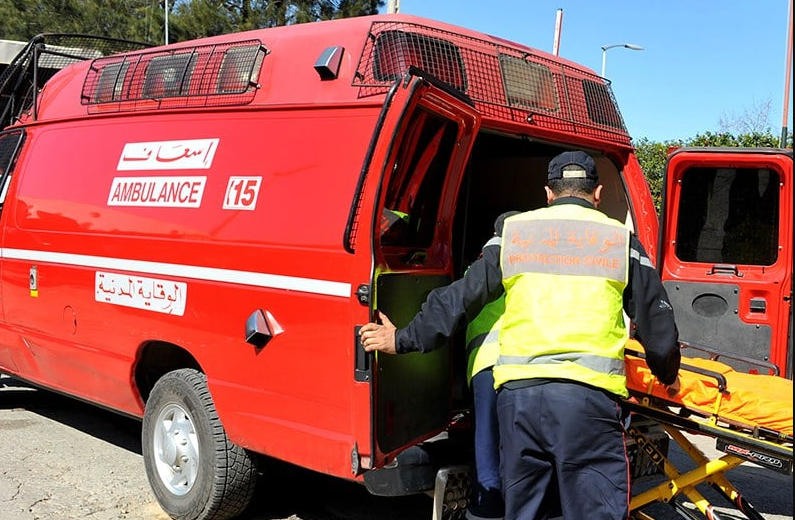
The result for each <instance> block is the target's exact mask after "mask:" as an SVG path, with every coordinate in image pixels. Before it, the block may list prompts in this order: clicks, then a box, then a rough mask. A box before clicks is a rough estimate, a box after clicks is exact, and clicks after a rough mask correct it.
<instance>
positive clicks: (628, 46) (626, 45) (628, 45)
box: [602, 43, 643, 78]
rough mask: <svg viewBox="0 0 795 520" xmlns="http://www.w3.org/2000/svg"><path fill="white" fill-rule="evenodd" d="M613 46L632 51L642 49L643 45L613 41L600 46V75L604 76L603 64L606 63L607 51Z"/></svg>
mask: <svg viewBox="0 0 795 520" xmlns="http://www.w3.org/2000/svg"><path fill="white" fill-rule="evenodd" d="M615 47H624V48H625V49H630V50H633V51H642V50H643V47H641V46H640V45H635V44H634V43H614V44H613V45H605V46H603V47H602V77H603V78H604V77H605V64H606V63H607V51H608V50H610V49H613V48H615Z"/></svg>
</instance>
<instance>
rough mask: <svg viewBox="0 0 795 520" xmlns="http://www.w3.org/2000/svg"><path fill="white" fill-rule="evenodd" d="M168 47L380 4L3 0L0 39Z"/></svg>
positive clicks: (366, 11)
mask: <svg viewBox="0 0 795 520" xmlns="http://www.w3.org/2000/svg"><path fill="white" fill-rule="evenodd" d="M166 5H168V12H169V43H173V42H176V41H184V40H189V39H194V38H200V37H203V36H214V35H218V34H226V33H232V32H238V31H244V30H249V29H257V28H263V27H274V26H278V25H289V24H297V23H304V22H314V21H319V20H331V19H335V18H348V17H353V16H363V15H370V14H376V13H378V9H379V8H380V7H383V6H384V0H172V1H166V0H2V1H0V38H3V39H9V40H21V41H27V40H29V39H31V38H32V37H33V36H36V35H37V34H41V33H48V32H49V33H81V34H93V35H98V36H106V37H112V38H123V39H129V40H136V41H148V42H152V43H156V44H160V43H163V42H164V39H165V35H164V30H163V27H164V22H165V12H164V8H165V6H166Z"/></svg>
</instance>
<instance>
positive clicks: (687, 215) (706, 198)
mask: <svg viewBox="0 0 795 520" xmlns="http://www.w3.org/2000/svg"><path fill="white" fill-rule="evenodd" d="M778 217H779V176H778V173H776V172H775V171H772V170H768V169H765V168H691V169H689V170H687V171H686V172H685V173H684V175H683V176H682V191H681V196H680V201H679V215H678V216H677V222H678V224H677V226H678V227H677V232H676V256H677V257H678V258H679V259H680V260H683V261H686V262H709V263H726V264H745V265H772V264H774V263H775V262H776V258H777V257H778V225H779V218H778Z"/></svg>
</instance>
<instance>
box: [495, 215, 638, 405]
mask: <svg viewBox="0 0 795 520" xmlns="http://www.w3.org/2000/svg"><path fill="white" fill-rule="evenodd" d="M501 255H502V256H501V259H500V265H501V268H502V274H503V285H504V286H505V295H506V300H505V313H504V315H503V319H502V324H501V327H500V353H499V358H498V360H497V363H496V365H495V367H494V384H495V387H497V388H499V387H500V386H502V385H503V384H505V383H506V382H508V381H513V380H521V379H532V378H559V379H570V380H573V381H579V382H582V383H587V384H589V385H591V386H595V387H598V388H603V389H605V390H607V391H609V392H611V393H613V394H616V395H619V396H623V397H626V396H627V395H628V394H627V389H626V377H625V375H624V346H625V344H626V342H627V337H628V334H627V329H626V325H625V323H624V315H623V292H624V288H625V287H626V286H627V283H628V278H629V229H627V227H626V226H625V225H624V224H622V223H621V222H619V221H617V220H614V219H611V218H609V217H607V216H606V215H604V214H603V213H601V212H599V211H595V210H593V209H589V208H585V207H582V206H578V205H576V204H561V205H558V206H550V207H548V208H543V209H539V210H535V211H530V212H526V213H522V214H520V215H516V216H514V217H511V218H509V219H507V220H506V221H505V228H504V232H503V236H502V250H501Z"/></svg>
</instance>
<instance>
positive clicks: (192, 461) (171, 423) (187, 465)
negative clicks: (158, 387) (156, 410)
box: [152, 404, 200, 495]
mask: <svg viewBox="0 0 795 520" xmlns="http://www.w3.org/2000/svg"><path fill="white" fill-rule="evenodd" d="M152 442H153V446H154V453H155V465H156V466H157V474H158V475H159V476H160V480H161V481H162V482H163V485H164V486H165V487H166V488H167V489H168V490H169V491H170V492H171V493H173V494H175V495H184V494H186V493H187V492H188V491H190V490H191V488H192V487H193V483H194V482H196V476H197V475H198V473H199V462H200V460H199V439H198V437H197V436H196V428H194V425H193V419H192V418H191V416H190V414H188V412H186V411H185V409H184V408H182V407H181V406H179V405H177V404H169V405H167V406H166V407H164V408H163V409H162V410H161V411H160V414H159V415H158V416H157V422H156V426H155V431H154V435H153V439H152Z"/></svg>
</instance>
